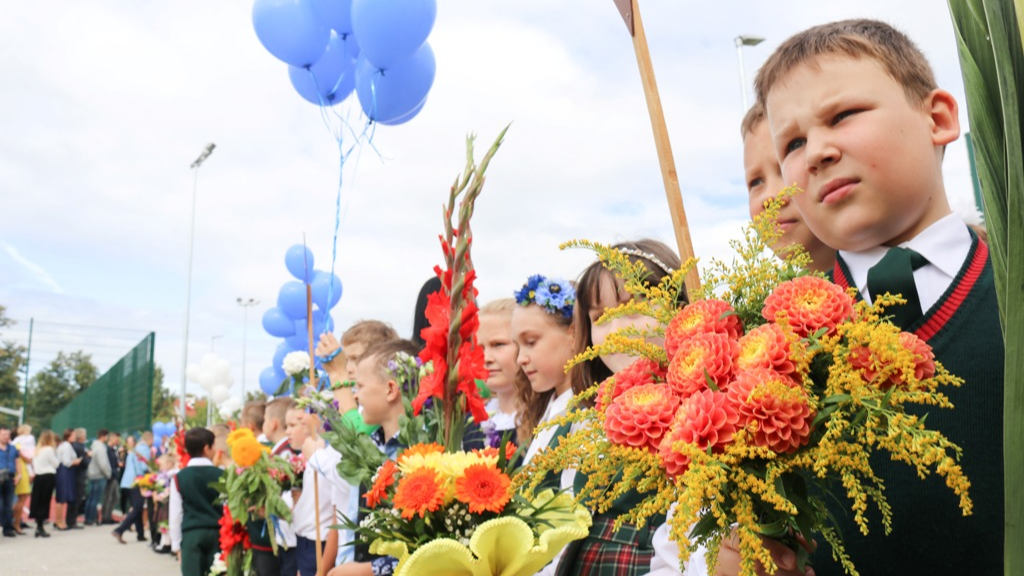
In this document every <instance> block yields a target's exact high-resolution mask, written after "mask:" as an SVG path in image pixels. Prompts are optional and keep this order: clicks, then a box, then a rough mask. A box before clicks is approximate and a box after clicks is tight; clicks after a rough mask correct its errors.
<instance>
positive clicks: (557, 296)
mask: <svg viewBox="0 0 1024 576" xmlns="http://www.w3.org/2000/svg"><path fill="white" fill-rule="evenodd" d="M515 297H516V303H517V304H519V305H520V306H529V305H530V304H536V305H538V306H540V307H541V308H543V309H544V311H545V312H547V313H548V314H561V315H562V316H564V317H566V318H572V307H573V305H574V304H576V289H575V288H573V287H572V284H569V283H568V282H566V281H565V280H558V279H556V278H547V277H544V276H541V275H540V274H535V275H533V276H530V278H529V279H527V281H526V284H523V287H522V288H521V289H519V290H518V291H516V292H515Z"/></svg>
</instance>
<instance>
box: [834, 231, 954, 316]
mask: <svg viewBox="0 0 1024 576" xmlns="http://www.w3.org/2000/svg"><path fill="white" fill-rule="evenodd" d="M900 246H901V247H903V248H910V249H912V250H914V251H916V252H917V253H918V254H920V255H922V256H924V257H925V258H926V259H927V260H928V264H926V265H925V266H923V267H922V268H920V269H919V270H916V271H915V272H914V282H915V284H916V285H917V291H918V296H919V297H920V298H921V308H922V309H923V310H924V311H925V312H927V311H928V309H929V308H931V307H932V306H933V305H934V304H935V303H936V302H938V300H939V298H941V297H942V294H943V293H944V292H945V291H946V288H948V287H949V285H950V284H952V282H953V279H954V278H956V275H957V274H958V273H959V272H960V268H962V267H963V265H964V261H965V260H967V255H968V254H970V252H971V233H970V232H969V231H968V230H967V225H966V224H964V221H963V220H962V219H961V218H960V216H959V215H958V214H956V213H952V214H949V215H947V216H945V217H943V218H941V219H939V220H938V221H936V222H935V223H933V224H932V225H931V226H929V227H928V228H925V229H924V230H923V231H922V232H921V233H920V234H918V235H917V236H915V237H913V238H911V239H910V240H908V241H907V242H903V243H902V244H900ZM888 251H889V247H888V246H876V247H874V248H869V249H867V250H863V251H861V252H847V251H845V250H840V251H839V255H840V256H842V258H843V261H844V262H846V265H847V267H848V268H849V270H850V276H851V279H852V280H853V282H854V284H856V286H857V290H858V291H859V292H860V293H861V295H862V296H863V297H864V299H865V300H867V301H868V302H870V301H871V297H872V295H871V294H869V293H868V290H867V284H868V270H870V269H871V267H872V266H874V265H875V264H878V263H879V262H880V261H881V260H882V258H883V257H884V256H885V254H886V253H887V252H888Z"/></svg>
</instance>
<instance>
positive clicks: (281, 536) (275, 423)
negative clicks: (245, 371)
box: [263, 396, 301, 576]
mask: <svg viewBox="0 0 1024 576" xmlns="http://www.w3.org/2000/svg"><path fill="white" fill-rule="evenodd" d="M294 406H295V400H293V399H291V398H289V397H287V396H282V397H280V398H274V399H273V400H271V401H270V402H269V403H267V408H266V412H265V413H264V418H263V436H265V437H266V438H267V441H268V442H270V445H271V448H270V455H271V456H274V457H277V458H284V459H285V460H290V459H291V458H292V456H295V455H296V454H297V453H298V450H301V447H299V448H298V450H296V449H293V448H292V446H291V442H290V441H289V440H288V435H287V434H285V422H286V420H287V416H288V411H289V410H291V409H292V408H294ZM281 498H282V499H283V500H284V501H285V502H286V503H287V504H288V507H289V508H291V507H294V505H295V500H294V498H293V497H292V494H291V491H288V492H285V493H283V494H281ZM275 527H276V529H277V543H278V548H277V558H278V563H279V564H280V569H281V576H295V574H297V573H298V571H299V568H298V565H297V564H296V563H295V562H296V560H295V531H294V530H293V529H292V526H291V523H290V522H288V521H286V520H283V519H280V518H279V519H278V520H277V523H276V524H275ZM282 545H283V546H282Z"/></svg>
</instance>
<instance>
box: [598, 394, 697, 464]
mask: <svg viewBox="0 0 1024 576" xmlns="http://www.w3.org/2000/svg"><path fill="white" fill-rule="evenodd" d="M678 407H679V397H678V396H676V395H675V394H674V393H673V392H672V389H671V388H670V387H668V386H666V385H664V384H645V385H643V386H637V387H635V388H630V389H629V390H626V391H625V392H623V393H622V395H621V396H619V397H618V398H616V399H615V400H614V401H612V404H611V405H610V406H609V407H608V412H607V413H606V415H605V420H604V430H605V433H606V434H607V436H608V440H610V441H611V442H612V443H613V444H620V445H623V446H633V447H635V448H646V449H647V450H650V451H651V452H657V451H658V445H660V444H661V439H662V437H664V436H665V433H666V432H668V429H669V427H670V426H671V425H672V419H673V418H674V417H675V413H676V408H678Z"/></svg>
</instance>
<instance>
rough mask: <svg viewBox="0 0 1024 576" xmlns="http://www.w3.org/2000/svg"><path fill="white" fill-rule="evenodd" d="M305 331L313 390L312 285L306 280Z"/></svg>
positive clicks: (310, 382) (314, 387) (314, 362)
mask: <svg viewBox="0 0 1024 576" xmlns="http://www.w3.org/2000/svg"><path fill="white" fill-rule="evenodd" d="M306 332H307V334H309V385H310V386H312V387H313V390H316V389H317V385H316V357H315V356H314V355H313V348H314V346H315V344H314V343H313V286H312V285H311V284H310V283H309V282H306Z"/></svg>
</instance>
